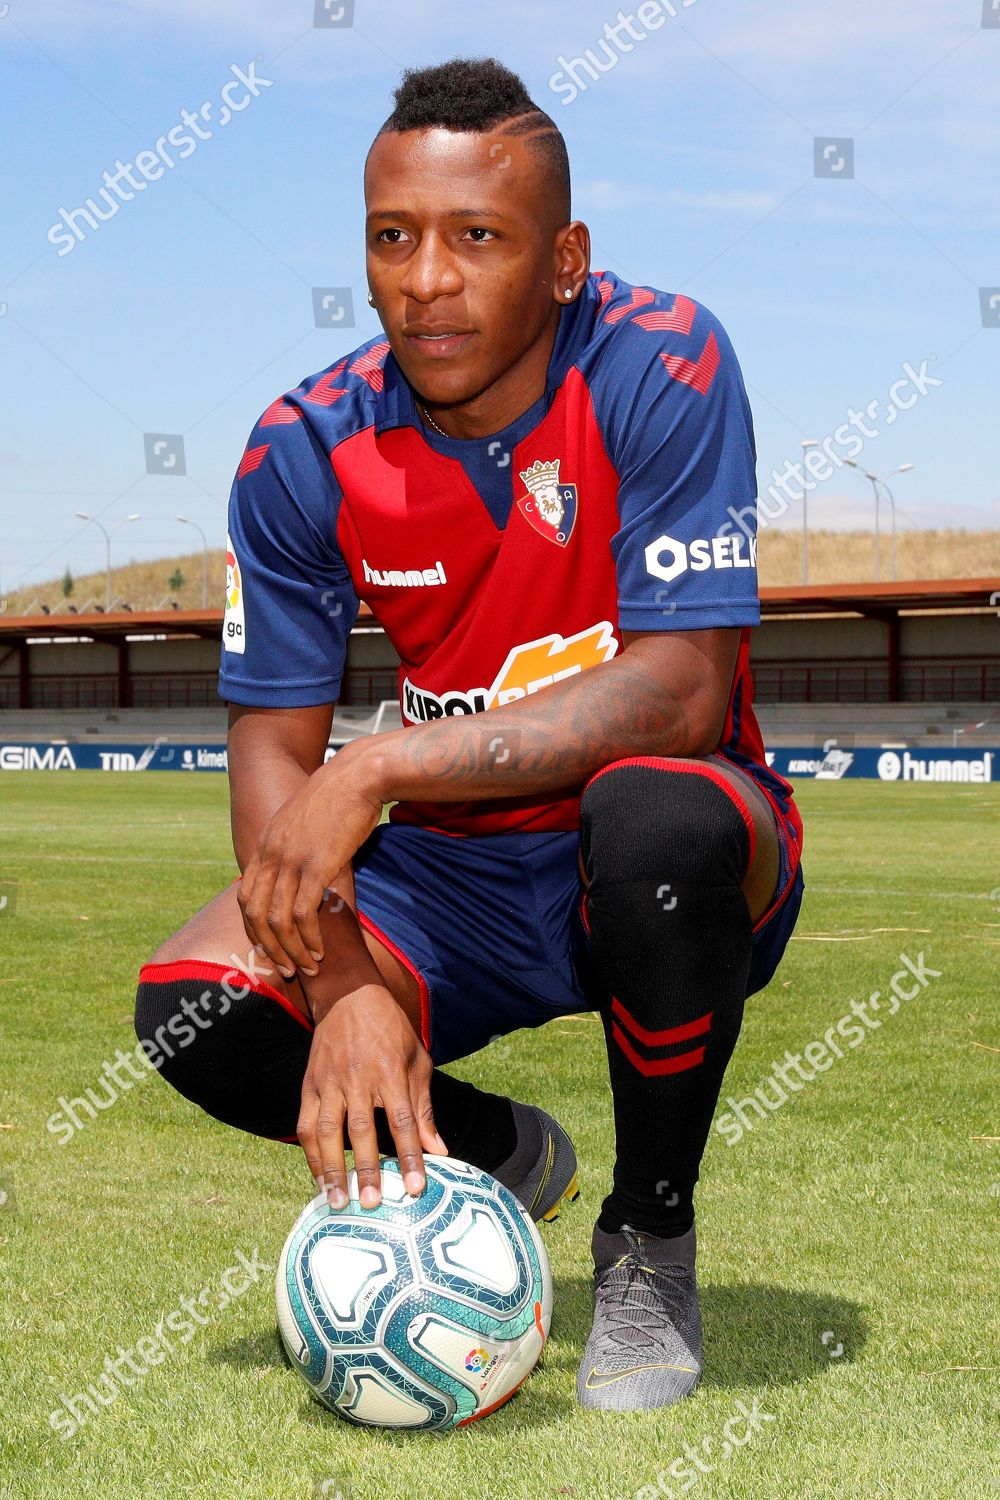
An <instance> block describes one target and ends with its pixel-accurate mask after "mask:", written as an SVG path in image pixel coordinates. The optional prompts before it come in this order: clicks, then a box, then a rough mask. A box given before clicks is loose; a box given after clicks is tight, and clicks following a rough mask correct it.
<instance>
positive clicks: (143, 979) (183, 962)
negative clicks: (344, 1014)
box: [139, 958, 314, 1031]
mask: <svg viewBox="0 0 1000 1500" xmlns="http://www.w3.org/2000/svg"><path fill="white" fill-rule="evenodd" d="M233 978H236V979H238V980H239V983H238V984H233V985H232V988H233V989H241V990H243V989H249V990H253V991H254V992H255V994H258V995H266V996H267V998H268V999H269V1000H273V1001H274V1002H275V1004H276V1005H280V1006H281V1008H282V1010H284V1011H287V1012H288V1014H289V1015H290V1016H291V1018H292V1020H293V1021H298V1023H299V1025H300V1026H304V1027H305V1028H306V1030H307V1031H312V1030H314V1027H313V1024H312V1022H311V1021H310V1020H309V1019H308V1017H307V1016H304V1015H303V1014H302V1012H301V1011H300V1010H299V1009H298V1008H297V1007H296V1006H294V1005H293V1004H292V1002H291V1001H290V1000H289V999H287V997H286V996H285V995H283V994H282V993H281V992H280V990H276V989H275V988H274V987H273V986H272V985H270V984H267V983H266V982H265V981H264V980H263V979H257V978H256V977H255V976H254V975H253V974H247V973H246V971H245V970H243V969H241V968H239V967H238V966H237V965H236V964H217V963H211V962H209V960H208V959H201V958H178V959H175V960H174V961H173V962H172V963H168V964H143V966H142V968H141V969H140V970H139V980H140V983H145V984H175V983H176V982H177V980H178V979H210V980H213V981H214V982H215V983H216V984H222V983H223V982H224V981H225V982H231V981H232V979H233Z"/></svg>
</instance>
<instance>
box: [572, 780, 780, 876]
mask: <svg viewBox="0 0 1000 1500" xmlns="http://www.w3.org/2000/svg"><path fill="white" fill-rule="evenodd" d="M620 766H648V767H649V769H650V770H652V771H680V772H682V773H683V772H685V771H687V772H689V773H690V774H691V775H693V776H706V777H707V778H708V780H709V781H714V783H715V785H716V786H717V787H718V788H719V790H720V791H723V792H725V794H726V796H727V797H728V798H729V800H730V802H732V804H733V806H734V807H735V808H736V811H737V812H738V813H739V815H740V817H741V818H742V819H743V822H744V824H745V825H746V830H747V835H748V837H749V839H750V858H749V859H748V860H747V869H748V870H749V868H750V866H751V865H752V864H753V861H754V855H755V854H756V853H757V830H756V828H755V827H754V821H753V814H752V813H751V811H750V809H749V807H748V806H747V804H746V803H745V802H744V800H743V798H742V797H741V796H740V794H739V792H738V791H737V790H736V788H735V787H734V786H733V784H732V782H731V781H727V779H726V777H725V776H723V774H722V772H721V771H719V770H717V769H716V768H715V766H710V765H708V764H707V762H701V761H690V760H671V759H670V758H669V757H667V756H660V755H629V756H626V757H625V758H624V759H623V760H613V761H612V762H611V763H610V765H607V766H602V767H601V769H600V770H599V771H595V772H594V774H593V776H591V778H590V780H589V781H588V782H587V783H586V785H585V786H584V788H583V790H584V791H586V790H587V787H588V786H591V785H592V784H593V783H594V782H595V781H596V780H597V779H598V777H599V776H606V775H607V774H608V772H609V771H617V770H618V769H619V767H620Z"/></svg>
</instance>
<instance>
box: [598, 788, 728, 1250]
mask: <svg viewBox="0 0 1000 1500" xmlns="http://www.w3.org/2000/svg"><path fill="white" fill-rule="evenodd" d="M694 764H699V765H700V766H705V768H706V769H705V770H704V771H701V770H700V769H699V770H697V771H692V770H682V769H676V767H678V766H683V765H688V766H691V765H694ZM712 769H713V768H712V767H711V766H710V765H708V763H705V762H702V763H693V762H671V761H669V760H667V761H662V760H655V759H649V760H647V761H645V762H641V761H640V762H638V763H632V764H629V763H625V764H623V765H622V766H621V767H613V768H611V769H609V770H608V771H605V772H604V773H602V774H599V775H598V776H597V777H596V778H595V779H594V780H593V781H592V782H591V784H590V786H589V787H588V788H587V790H586V791H585V793H584V799H583V805H582V816H581V849H582V852H583V857H584V861H585V865H586V868H587V872H588V876H589V878H590V882H591V883H590V887H589V891H588V897H587V910H588V917H589V922H590V928H591V935H592V948H591V952H592V961H593V966H594V973H595V977H596V978H597V980H598V983H599V986H600V989H601V991H602V992H603V993H604V994H605V995H606V996H607V999H606V1002H605V1004H604V1005H603V1007H602V1019H603V1021H604V1029H605V1035H606V1037H607V1046H608V1061H609V1068H610V1074H611V1088H612V1094H613V1098H614V1115H615V1133H616V1147H617V1159H616V1162H615V1170H614V1186H613V1189H612V1192H611V1194H610V1195H609V1196H608V1197H607V1198H606V1199H605V1201H604V1205H603V1208H602V1211H601V1217H600V1220H599V1221H598V1227H599V1228H600V1229H602V1230H604V1231H606V1232H607V1233H611V1234H614V1233H617V1232H618V1231H620V1229H621V1226H622V1224H629V1225H631V1226H632V1227H634V1228H636V1229H640V1230H644V1231H645V1232H646V1233H649V1234H657V1235H663V1236H674V1235H680V1234H683V1233H684V1232H685V1231H686V1230H687V1229H689V1228H690V1226H691V1224H692V1223H693V1222H694V1205H693V1193H694V1187H695V1184H696V1182H697V1180H698V1170H699V1166H700V1163H701V1158H702V1155H703V1153H704V1149H705V1143H706V1141H707V1139H708V1132H709V1129H710V1127H711V1123H712V1116H713V1113H714V1111H715V1105H716V1102H717V1100H718V1096H719V1090H720V1088H721V1085H722V1077H723V1074H724V1072H725V1070H726V1065H727V1064H728V1062H729V1058H730V1056H731V1054H732V1051H733V1047H734V1046H735V1043H736V1038H737V1036H738V1034H739V1030H740V1024H741V1021H742V1016H743V1004H744V1000H745V998H746V985H747V977H748V974H749V968H750V957H751V931H752V924H751V921H750V914H749V911H748V909H747V904H746V900H745V898H744V896H743V893H742V891H741V890H740V882H741V881H742V880H743V878H744V876H745V874H746V870H747V866H748V862H749V858H750V834H749V831H748V828H747V825H746V821H745V819H744V817H743V815H742V812H741V810H740V807H739V806H738V805H737V803H736V802H734V800H733V798H732V797H731V796H730V795H729V793H728V791H727V790H726V789H725V787H724V785H721V784H720V782H721V778H720V779H719V780H713V779H712V777H711V771H712Z"/></svg>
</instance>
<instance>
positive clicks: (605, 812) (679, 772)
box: [580, 757, 754, 900]
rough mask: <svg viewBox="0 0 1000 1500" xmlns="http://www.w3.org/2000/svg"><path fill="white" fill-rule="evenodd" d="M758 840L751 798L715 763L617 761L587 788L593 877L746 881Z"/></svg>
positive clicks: (584, 812)
mask: <svg viewBox="0 0 1000 1500" xmlns="http://www.w3.org/2000/svg"><path fill="white" fill-rule="evenodd" d="M753 844H754V835H753V821H752V818H751V815H750V812H749V809H748V808H747V806H746V803H745V802H744V801H743V799H742V798H741V797H740V795H739V793H738V791H737V790H736V789H735V788H734V787H732V786H731V785H730V784H729V783H728V782H727V781H726V780H725V779H724V778H723V777H722V775H721V774H720V773H719V772H718V771H717V770H716V768H715V767H714V766H713V765H711V764H710V763H709V762H707V761H699V760H684V759H680V758H678V759H673V758H666V757H664V758H656V757H643V758H642V759H641V760H635V761H615V762H612V763H611V764H610V765H609V766H606V767H604V768H603V769H602V770H600V771H598V772H597V773H596V774H595V775H594V776H593V777H592V778H591V780H590V781H589V782H588V783H587V785H586V787H585V788H584V791H583V796H582V798H581V802H580V846H581V853H582V857H583V862H584V866H585V868H586V871H587V875H588V879H589V880H590V881H591V883H593V882H594V881H595V880H597V881H602V880H603V881H612V882H615V883H618V882H620V881H633V880H640V881H644V882H649V881H655V882H658V884H657V887H656V888H657V889H659V888H660V886H661V885H663V886H666V885H668V884H672V883H674V882H676V883H679V884H683V885H685V886H689V885H698V884H703V885H707V886H711V887H716V888H717V887H718V886H719V885H726V884H730V885H735V886H738V885H739V884H740V882H741V881H742V880H743V878H744V876H745V875H746V872H747V869H748V867H749V864H750V859H751V856H752V852H753ZM669 895H670V893H669V892H667V891H665V892H664V898H663V899H664V900H669Z"/></svg>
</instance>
